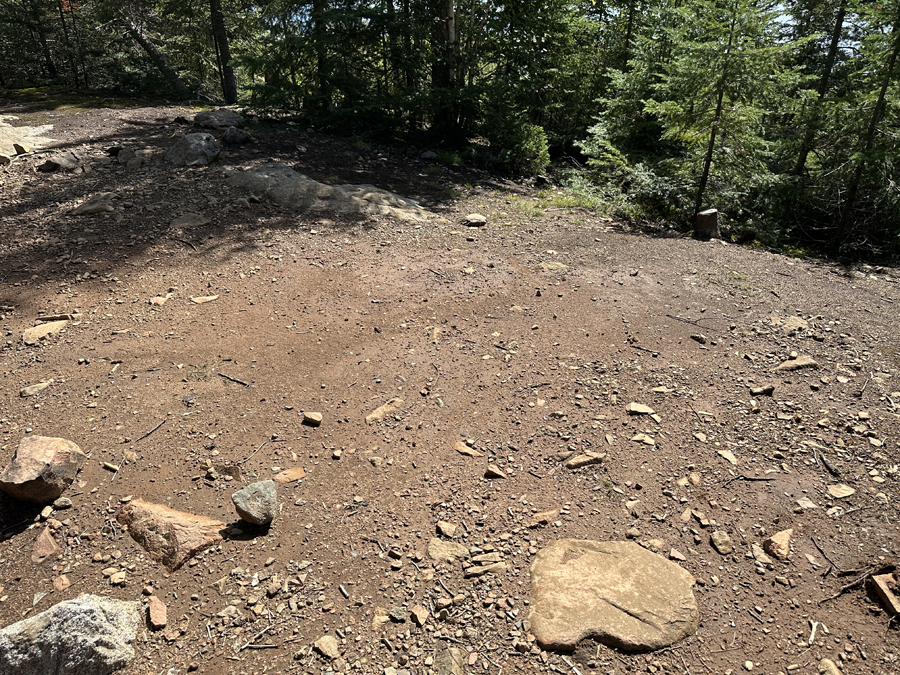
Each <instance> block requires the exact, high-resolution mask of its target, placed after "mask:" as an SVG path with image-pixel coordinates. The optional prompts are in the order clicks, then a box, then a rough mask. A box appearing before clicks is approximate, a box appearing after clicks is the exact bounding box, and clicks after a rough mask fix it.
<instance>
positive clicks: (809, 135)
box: [794, 0, 846, 176]
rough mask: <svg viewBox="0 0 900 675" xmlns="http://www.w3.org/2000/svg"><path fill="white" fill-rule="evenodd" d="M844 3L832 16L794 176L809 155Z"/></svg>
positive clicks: (844, 8)
mask: <svg viewBox="0 0 900 675" xmlns="http://www.w3.org/2000/svg"><path fill="white" fill-rule="evenodd" d="M845 4H846V0H841V4H840V6H839V7H838V10H837V15H836V16H835V17H834V30H832V31H831V44H830V45H829V47H828V56H826V57H825V64H824V66H823V68H824V70H823V72H822V77H821V78H820V79H819V86H818V98H817V99H816V102H815V104H814V108H813V111H812V116H813V117H812V120H811V121H810V123H809V125H808V126H807V127H806V134H805V135H804V136H803V143H802V144H801V145H800V152H799V153H798V155H797V164H796V165H795V166H794V175H796V176H799V175H800V174H801V173H803V170H804V169H806V158H807V157H808V156H809V151H810V149H811V148H812V143H813V139H814V138H815V133H816V124H817V121H818V120H817V117H818V111H819V104H820V103H821V102H822V99H823V98H825V92H826V91H828V82H829V80H831V73H832V71H833V70H834V62H835V59H836V58H837V51H838V45H839V44H840V41H841V33H842V32H843V30H844V13H845V11H846V7H845V6H844V5H845Z"/></svg>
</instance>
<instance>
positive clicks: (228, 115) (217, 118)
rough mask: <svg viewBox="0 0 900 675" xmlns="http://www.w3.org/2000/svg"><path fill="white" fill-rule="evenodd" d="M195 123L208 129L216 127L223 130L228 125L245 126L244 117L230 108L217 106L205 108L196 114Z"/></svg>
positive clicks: (217, 129)
mask: <svg viewBox="0 0 900 675" xmlns="http://www.w3.org/2000/svg"><path fill="white" fill-rule="evenodd" d="M194 124H196V125H198V126H201V127H204V128H206V129H215V130H216V131H221V130H222V129H227V128H228V127H237V128H239V129H240V128H243V126H244V118H243V117H242V116H241V115H240V114H238V113H236V112H235V111H234V110H229V109H228V108H216V109H215V110H204V111H202V112H198V113H197V114H196V115H194Z"/></svg>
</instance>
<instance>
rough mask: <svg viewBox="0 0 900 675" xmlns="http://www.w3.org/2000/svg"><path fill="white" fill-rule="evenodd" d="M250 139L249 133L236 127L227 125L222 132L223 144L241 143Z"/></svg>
mask: <svg viewBox="0 0 900 675" xmlns="http://www.w3.org/2000/svg"><path fill="white" fill-rule="evenodd" d="M249 140H250V134H248V133H247V132H246V131H244V130H243V129H238V128H237V127H228V128H227V129H226V130H225V133H224V134H222V142H223V143H224V144H225V145H243V144H244V143H246V142H247V141H249Z"/></svg>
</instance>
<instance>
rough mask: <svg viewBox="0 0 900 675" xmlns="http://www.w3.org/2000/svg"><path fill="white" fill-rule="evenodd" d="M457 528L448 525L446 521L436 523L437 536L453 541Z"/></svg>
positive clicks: (450, 524)
mask: <svg viewBox="0 0 900 675" xmlns="http://www.w3.org/2000/svg"><path fill="white" fill-rule="evenodd" d="M456 530H457V526H456V525H454V524H453V523H448V522H447V521H446V520H439V521H438V523H437V531H438V533H439V534H442V535H443V536H445V537H447V539H453V537H455V536H456Z"/></svg>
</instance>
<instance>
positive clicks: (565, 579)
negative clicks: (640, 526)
mask: <svg viewBox="0 0 900 675" xmlns="http://www.w3.org/2000/svg"><path fill="white" fill-rule="evenodd" d="M693 585H694V577H692V576H691V575H690V574H689V573H688V572H687V571H686V570H684V569H683V568H681V567H680V566H679V565H677V564H675V563H673V562H670V561H668V560H666V559H665V558H663V557H661V556H659V555H656V554H655V553H651V552H650V551H648V550H646V549H644V548H642V547H640V546H638V545H637V544H635V543H633V542H618V541H608V542H601V541H589V540H580V539H562V540H560V541H557V542H555V543H553V544H551V545H550V546H548V547H547V548H545V549H543V550H542V551H540V552H539V553H538V554H537V556H536V557H535V560H534V562H533V563H532V565H531V599H532V610H531V616H530V620H531V632H532V634H533V635H534V636H535V638H536V639H537V643H538V645H540V646H541V647H542V648H543V649H560V650H567V651H570V650H573V649H575V647H576V645H577V644H578V642H579V641H581V640H583V639H585V638H596V639H597V640H599V641H600V642H602V643H604V644H607V645H610V646H612V647H616V648H619V649H624V650H627V651H646V650H654V649H662V648H663V647H667V646H669V645H671V644H673V643H675V642H677V641H678V640H681V639H682V638H685V637H687V636H689V635H692V634H693V633H694V632H696V630H697V628H698V626H699V623H700V611H699V610H698V609H697V602H696V600H695V599H694V593H693V590H692V587H693Z"/></svg>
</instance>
